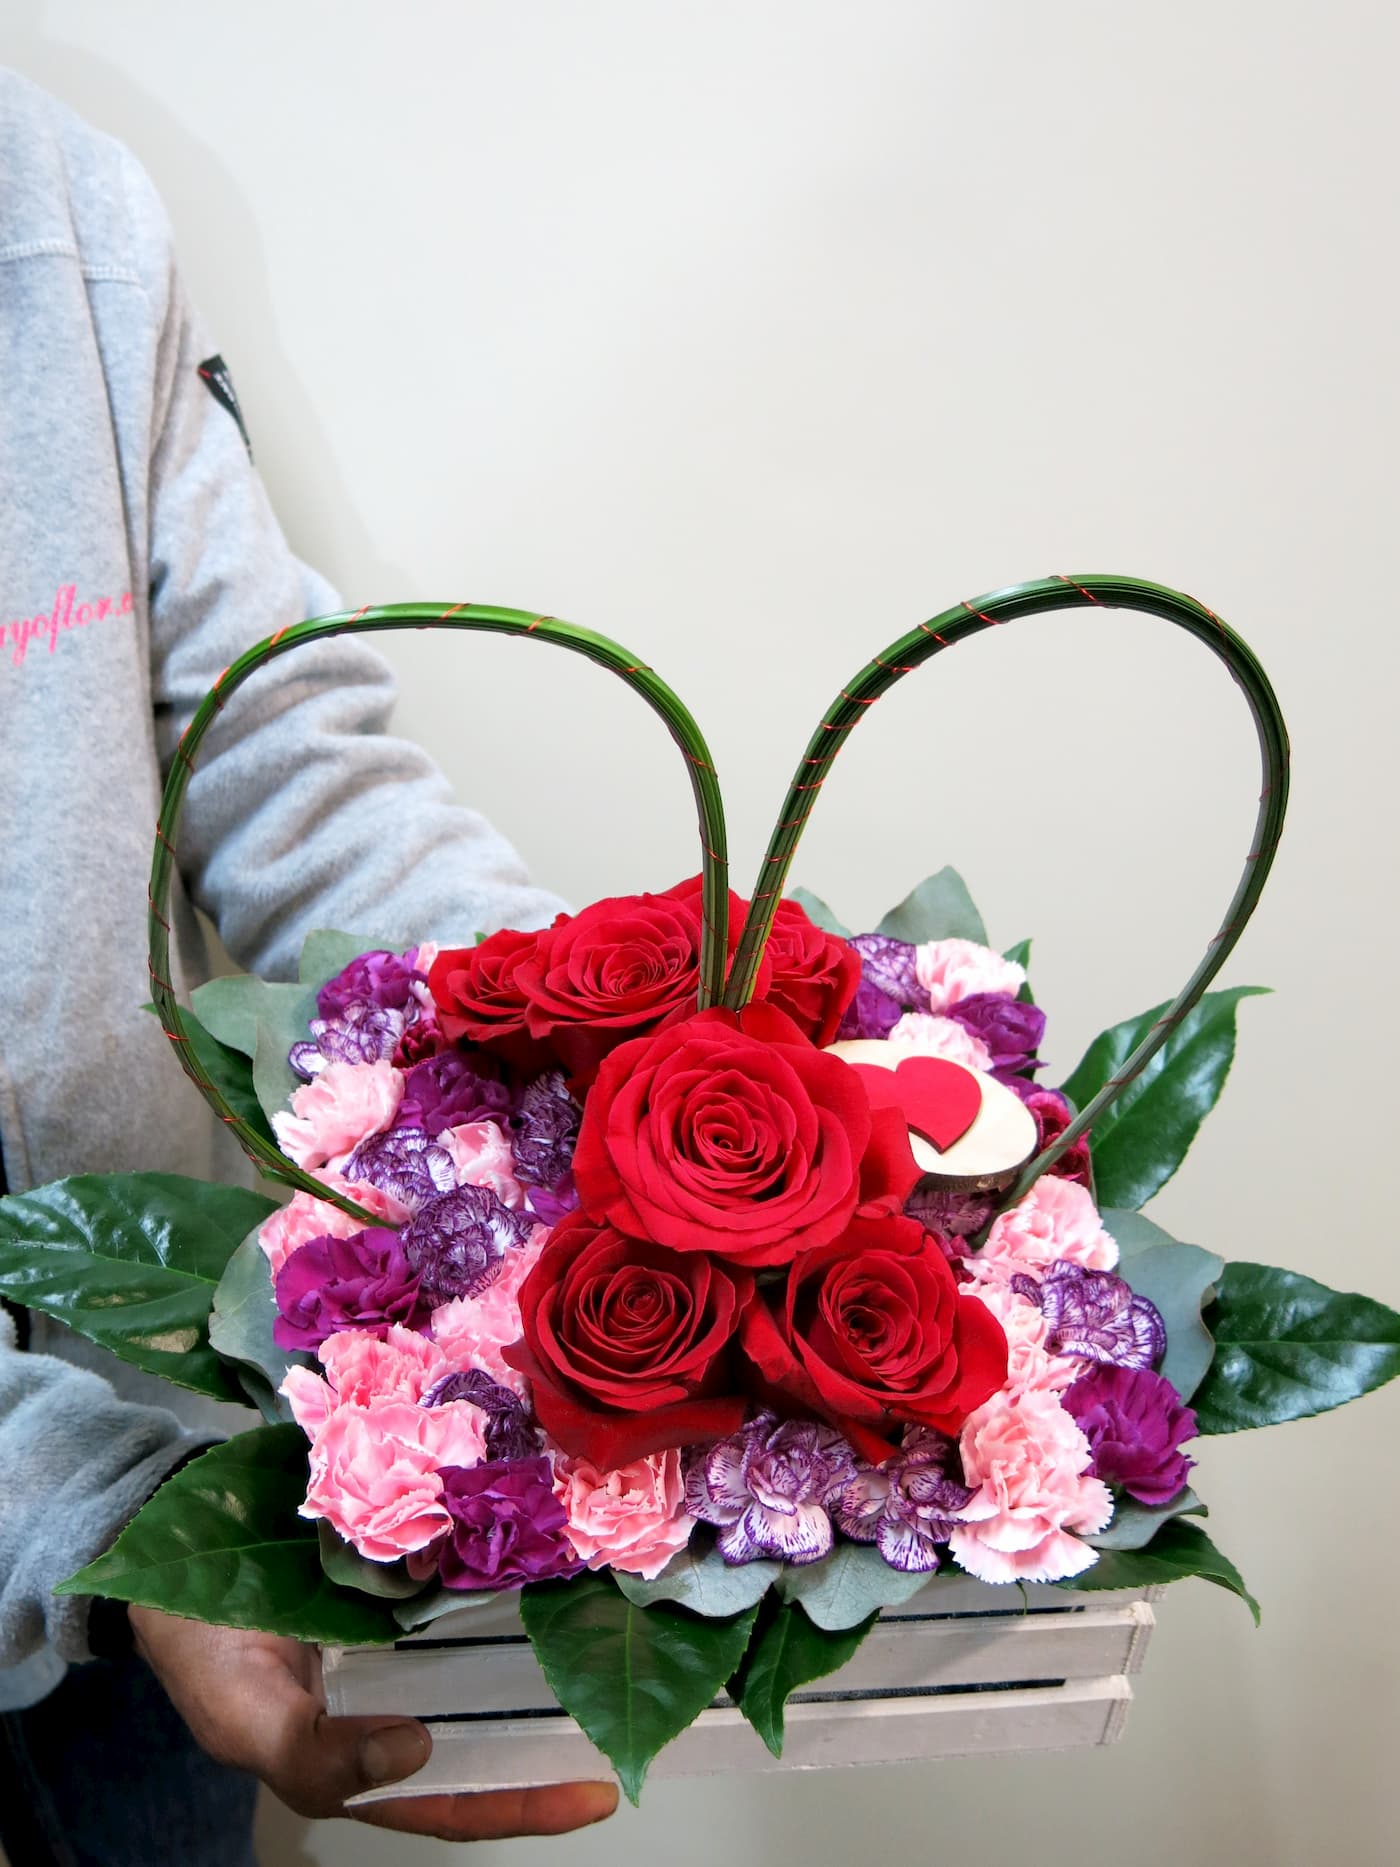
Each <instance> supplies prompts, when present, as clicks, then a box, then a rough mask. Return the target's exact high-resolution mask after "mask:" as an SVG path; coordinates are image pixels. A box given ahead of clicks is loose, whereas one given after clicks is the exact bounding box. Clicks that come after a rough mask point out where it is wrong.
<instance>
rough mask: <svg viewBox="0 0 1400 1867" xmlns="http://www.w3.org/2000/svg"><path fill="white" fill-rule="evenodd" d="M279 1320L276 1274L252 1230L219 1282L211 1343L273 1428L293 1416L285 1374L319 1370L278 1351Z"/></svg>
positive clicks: (300, 1358) (306, 1357)
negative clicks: (276, 1326) (284, 1391)
mask: <svg viewBox="0 0 1400 1867" xmlns="http://www.w3.org/2000/svg"><path fill="white" fill-rule="evenodd" d="M276 1319H277V1300H276V1298H275V1296H274V1295H273V1289H272V1270H271V1267H270V1266H269V1264H268V1261H267V1257H266V1255H265V1254H264V1252H263V1249H262V1246H261V1245H260V1244H259V1243H258V1227H257V1226H254V1227H253V1229H252V1231H251V1232H249V1234H248V1236H247V1237H246V1238H245V1239H244V1240H243V1243H242V1244H241V1245H239V1247H238V1249H237V1250H236V1251H235V1252H234V1254H233V1256H232V1257H231V1258H230V1259H229V1261H228V1264H227V1266H226V1267H225V1269H224V1274H223V1276H222V1277H221V1278H220V1279H219V1283H218V1288H217V1289H216V1290H215V1292H214V1306H213V1308H212V1309H211V1311H210V1312H209V1340H210V1342H211V1343H212V1344H213V1346H214V1347H215V1348H216V1349H217V1350H218V1352H219V1353H220V1354H221V1355H222V1356H223V1357H224V1359H225V1360H226V1361H231V1362H234V1363H236V1364H237V1370H238V1378H239V1380H240V1381H241V1382H242V1383H243V1386H244V1388H245V1389H246V1390H247V1392H248V1394H249V1396H250V1397H251V1399H252V1400H253V1402H254V1404H255V1405H256V1406H257V1407H258V1408H259V1409H260V1411H261V1412H262V1415H263V1418H264V1419H265V1420H267V1421H268V1422H269V1424H272V1425H275V1424H276V1423H277V1421H279V1420H290V1419H291V1417H292V1410H291V1407H290V1406H289V1405H288V1403H287V1401H286V1399H285V1398H284V1397H283V1396H282V1395H281V1394H280V1393H278V1391H277V1390H278V1389H279V1388H280V1387H281V1385H282V1383H283V1381H284V1380H285V1379H286V1377H287V1370H288V1369H289V1368H293V1367H298V1366H300V1367H303V1368H315V1366H316V1363H315V1360H314V1358H313V1357H312V1356H310V1355H300V1354H289V1353H288V1352H287V1350H286V1349H283V1348H278V1346H277V1344H276V1342H275V1341H274V1340H273V1337H272V1325H273V1323H274V1322H275V1321H276Z"/></svg>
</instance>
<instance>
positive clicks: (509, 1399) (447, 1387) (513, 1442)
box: [420, 1368, 540, 1460]
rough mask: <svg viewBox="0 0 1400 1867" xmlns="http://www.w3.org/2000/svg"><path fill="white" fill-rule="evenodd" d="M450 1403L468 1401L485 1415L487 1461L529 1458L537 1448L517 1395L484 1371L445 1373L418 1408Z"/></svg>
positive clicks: (535, 1433)
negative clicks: (451, 1401) (452, 1401)
mask: <svg viewBox="0 0 1400 1867" xmlns="http://www.w3.org/2000/svg"><path fill="white" fill-rule="evenodd" d="M450 1400H469V1401H470V1402H471V1403H472V1405H473V1406H474V1407H480V1409H481V1411H482V1412H483V1413H484V1414H485V1415H486V1456H487V1458H488V1459H496V1460H502V1459H529V1458H534V1457H535V1455H536V1454H537V1453H538V1452H539V1449H540V1439H539V1434H538V1433H537V1432H536V1431H535V1429H534V1427H533V1426H531V1424H530V1421H529V1418H528V1416H527V1414H526V1411H525V1403H524V1401H523V1400H521V1398H520V1396H519V1394H516V1393H512V1391H511V1389H510V1388H508V1387H502V1385H501V1383H500V1382H499V1381H493V1380H492V1379H491V1376H490V1375H489V1374H488V1373H487V1372H486V1370H485V1369H484V1368H468V1369H467V1370H466V1371H465V1372H464V1373H458V1374H445V1375H443V1377H442V1379H441V1380H440V1381H434V1383H433V1385H432V1386H431V1387H430V1388H429V1389H428V1391H427V1393H426V1394H424V1396H423V1399H422V1402H421V1403H420V1404H421V1405H423V1406H425V1407H441V1406H445V1405H446V1404H447V1402H448V1401H450Z"/></svg>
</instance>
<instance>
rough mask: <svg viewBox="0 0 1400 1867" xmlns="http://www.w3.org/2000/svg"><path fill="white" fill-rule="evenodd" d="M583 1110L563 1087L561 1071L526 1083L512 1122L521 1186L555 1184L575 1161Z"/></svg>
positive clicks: (513, 1148) (512, 1150)
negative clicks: (575, 1144) (576, 1143)
mask: <svg viewBox="0 0 1400 1867" xmlns="http://www.w3.org/2000/svg"><path fill="white" fill-rule="evenodd" d="M582 1120H583V1110H582V1109H581V1108H580V1107H579V1105H578V1103H577V1102H575V1100H574V1098H573V1097H572V1096H571V1095H570V1094H569V1092H568V1090H567V1089H566V1088H565V1087H564V1077H563V1074H562V1072H561V1071H559V1070H551V1071H549V1073H548V1074H547V1075H545V1076H537V1077H536V1078H535V1080H534V1082H532V1083H527V1084H526V1085H525V1087H524V1089H523V1090H522V1091H521V1094H520V1105H519V1107H518V1108H517V1109H516V1111H515V1117H514V1120H513V1122H512V1129H513V1132H512V1134H511V1140H510V1150H511V1154H512V1155H513V1157H514V1160H515V1177H516V1179H517V1180H519V1182H520V1183H521V1185H522V1186H547V1187H557V1186H558V1185H559V1184H560V1182H561V1181H563V1180H564V1179H565V1178H566V1177H567V1176H568V1173H569V1170H570V1168H571V1167H572V1166H573V1164H574V1143H575V1142H576V1141H577V1140H578V1130H579V1123H580V1122H581V1121H582Z"/></svg>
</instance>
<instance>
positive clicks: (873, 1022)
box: [836, 976, 904, 1043]
mask: <svg viewBox="0 0 1400 1867" xmlns="http://www.w3.org/2000/svg"><path fill="white" fill-rule="evenodd" d="M903 1016H904V1013H903V1011H902V1010H901V1009H900V1007H899V1005H898V1003H897V1002H896V1001H895V1000H894V999H892V998H891V997H890V995H889V993H888V992H882V991H881V990H880V988H879V986H878V985H872V984H871V982H870V981H869V979H867V978H865V977H864V976H862V978H861V982H860V984H859V985H858V986H857V987H856V995H855V997H854V998H853V999H852V1000H851V1002H850V1004H849V1005H847V1007H846V1009H845V1011H844V1012H842V1014H841V1022H840V1024H838V1025H837V1027H836V1037H837V1041H838V1042H841V1043H844V1042H845V1041H846V1040H847V1039H848V1038H852V1037H876V1038H884V1037H888V1036H889V1034H890V1032H891V1031H892V1030H893V1029H894V1027H895V1025H897V1024H898V1023H899V1020H900V1019H901V1018H902V1017H903Z"/></svg>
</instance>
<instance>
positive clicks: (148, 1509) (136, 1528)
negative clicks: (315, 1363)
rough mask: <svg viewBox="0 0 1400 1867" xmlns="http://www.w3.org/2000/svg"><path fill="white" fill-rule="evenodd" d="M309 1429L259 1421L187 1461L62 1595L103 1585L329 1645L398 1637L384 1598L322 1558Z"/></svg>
mask: <svg viewBox="0 0 1400 1867" xmlns="http://www.w3.org/2000/svg"><path fill="white" fill-rule="evenodd" d="M306 1453H307V1447H306V1436H305V1434H304V1433H303V1432H302V1431H301V1429H300V1427H297V1426H259V1427H256V1428H255V1429H254V1430H253V1431H252V1432H248V1433H240V1434H239V1435H238V1436H237V1438H235V1439H230V1440H227V1441H225V1443H224V1444H223V1445H219V1446H215V1447H214V1448H213V1449H212V1450H211V1451H209V1452H205V1453H203V1454H201V1456H200V1457H199V1458H197V1459H193V1460H191V1462H190V1463H189V1464H188V1465H185V1466H182V1467H181V1469H180V1470H179V1471H178V1472H176V1473H175V1475H174V1477H173V1478H168V1479H167V1480H166V1482H165V1483H164V1484H163V1485H162V1486H161V1488H160V1489H159V1491H157V1492H156V1494H155V1496H154V1497H153V1498H152V1499H151V1500H150V1502H149V1503H148V1504H146V1505H145V1506H144V1507H143V1508H142V1509H141V1510H140V1511H138V1512H137V1514H136V1516H135V1517H133V1518H132V1520H131V1522H130V1523H129V1524H128V1525H127V1527H126V1529H125V1530H123V1531H122V1533H121V1535H120V1536H119V1537H118V1538H117V1540H116V1542H115V1543H114V1544H113V1545H112V1547H111V1549H109V1550H108V1551H107V1553H106V1555H105V1556H99V1557H98V1558H97V1560H96V1562H90V1563H89V1564H88V1566H87V1567H86V1568H85V1569H81V1570H79V1572H78V1574H77V1575H75V1576H72V1577H70V1579H69V1580H68V1581H66V1582H63V1583H60V1585H59V1587H58V1588H57V1589H56V1590H55V1593H57V1594H60V1595H110V1596H114V1597H115V1598H116V1599H117V1600H119V1601H136V1602H140V1603H141V1604H142V1605H143V1606H145V1607H149V1608H162V1609H164V1610H165V1611H166V1612H167V1613H169V1614H182V1615H184V1616H185V1617H186V1618H187V1619H189V1620H193V1621H212V1622H215V1623H216V1624H218V1625H220V1626H224V1627H254V1628H258V1629H260V1630H261V1631H262V1632H264V1633H269V1634H290V1635H292V1636H293V1637H294V1638H296V1639H298V1640H317V1641H321V1642H323V1643H325V1644H328V1645H337V1646H360V1645H368V1644H372V1643H376V1642H384V1641H390V1640H394V1639H397V1637H398V1634H399V1627H398V1623H397V1622H396V1621H395V1620H394V1617H393V1614H392V1612H391V1611H390V1607H389V1604H388V1603H387V1602H385V1601H376V1600H374V1599H372V1598H371V1597H370V1596H368V1595H362V1594H354V1593H351V1592H350V1591H348V1590H346V1589H343V1588H340V1587H338V1586H337V1585H336V1584H335V1583H333V1582H332V1581H330V1580H329V1578H328V1577H327V1576H326V1574H325V1573H324V1571H323V1570H322V1568H321V1556H320V1544H319V1539H318V1537H317V1533H316V1528H315V1525H314V1524H312V1523H309V1522H308V1521H307V1519H306V1518H305V1517H299V1516H298V1515H297V1511H298V1508H299V1506H300V1505H301V1503H302V1502H303V1500H304V1499H305V1496H306V1481H307V1462H306Z"/></svg>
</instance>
